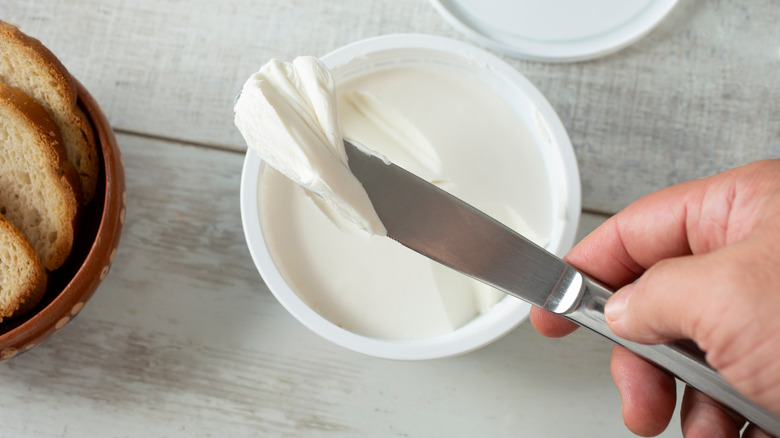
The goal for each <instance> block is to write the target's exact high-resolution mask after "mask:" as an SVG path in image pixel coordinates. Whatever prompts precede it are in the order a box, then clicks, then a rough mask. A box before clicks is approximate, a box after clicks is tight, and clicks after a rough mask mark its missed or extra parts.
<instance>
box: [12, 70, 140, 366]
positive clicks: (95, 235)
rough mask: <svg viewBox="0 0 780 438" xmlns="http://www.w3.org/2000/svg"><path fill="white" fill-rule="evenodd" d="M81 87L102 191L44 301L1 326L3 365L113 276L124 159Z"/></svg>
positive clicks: (99, 112) (87, 211) (60, 324)
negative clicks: (106, 278) (94, 139)
mask: <svg viewBox="0 0 780 438" xmlns="http://www.w3.org/2000/svg"><path fill="white" fill-rule="evenodd" d="M77 86H78V92H79V103H80V105H81V107H82V109H83V110H84V112H85V113H86V114H87V117H88V118H89V119H90V121H91V122H92V126H93V127H94V131H95V135H96V139H97V142H98V146H99V147H98V151H99V155H100V158H101V160H100V161H101V168H100V178H99V181H98V187H97V191H96V192H95V196H94V198H93V199H92V201H91V202H90V203H89V204H88V205H86V206H85V207H84V209H83V210H82V212H81V217H80V219H79V228H78V230H77V234H76V241H75V244H74V247H73V250H72V252H71V254H70V256H69V257H68V260H67V261H66V262H65V264H64V265H63V266H62V267H60V268H59V269H57V270H56V271H54V272H51V273H50V275H49V284H48V287H47V290H46V294H45V295H44V297H43V299H42V300H41V301H40V302H39V303H38V305H37V306H36V307H35V308H34V309H32V310H31V311H29V312H28V313H26V314H25V315H22V316H19V317H16V318H8V319H5V320H4V321H3V322H2V323H0V362H5V361H7V360H9V359H11V358H13V357H15V356H17V355H19V354H20V353H23V352H25V351H28V350H30V349H32V348H34V347H36V346H37V345H40V343H41V342H43V341H44V340H46V339H47V338H49V337H50V336H51V335H53V334H54V333H55V332H57V331H58V330H60V329H61V328H62V327H64V326H65V325H66V324H68V323H69V322H70V321H71V320H72V319H73V318H74V317H75V316H76V315H78V313H79V312H80V311H81V310H82V309H83V308H84V306H85V304H86V303H87V301H88V300H89V299H90V297H92V295H93V294H94V292H95V290H97V288H98V286H99V285H100V283H101V282H102V281H103V279H104V278H105V277H106V275H107V274H108V270H109V267H110V266H111V263H112V262H113V260H114V255H115V254H116V249H117V245H118V244H119V236H120V234H121V231H122V225H123V223H124V218H125V206H126V204H127V195H126V192H125V175H124V169H123V166H122V158H121V156H120V154H119V148H118V146H117V142H116V138H115V137H114V133H113V131H112V130H111V126H110V125H109V123H108V120H107V119H106V116H105V115H104V114H103V111H102V110H101V109H100V107H99V106H98V104H97V102H96V101H95V99H94V98H93V97H92V96H91V95H90V94H89V92H88V91H87V90H86V89H85V88H84V87H83V86H82V85H81V84H77Z"/></svg>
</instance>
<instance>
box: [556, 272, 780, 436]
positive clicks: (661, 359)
mask: <svg viewBox="0 0 780 438" xmlns="http://www.w3.org/2000/svg"><path fill="white" fill-rule="evenodd" d="M610 296H612V292H611V291H610V290H608V289H606V288H605V287H603V286H601V285H599V284H598V283H596V282H594V281H592V280H590V279H588V278H587V277H585V278H584V279H583V286H582V294H581V300H580V303H579V305H578V306H576V307H575V308H574V310H573V311H571V312H569V313H567V314H565V315H563V316H565V317H566V318H568V319H570V320H572V321H574V322H576V323H577V324H580V325H582V326H583V327H587V328H589V329H591V330H593V331H594V332H596V333H598V334H600V335H602V336H604V337H606V338H608V339H610V340H611V341H613V342H615V343H616V344H620V345H622V346H623V347H626V348H627V349H629V350H631V351H633V352H634V353H636V354H638V355H640V356H642V357H643V358H645V359H647V360H648V361H650V362H652V363H654V364H656V365H658V366H659V367H661V368H663V369H665V370H666V371H668V372H669V373H671V374H673V375H674V376H676V377H677V378H678V379H680V380H682V381H683V382H685V383H687V384H688V385H690V386H692V387H694V388H696V389H698V390H699V391H701V392H703V393H705V394H707V395H709V396H710V397H712V398H714V399H715V400H718V401H719V402H720V403H721V404H723V405H725V406H727V407H729V408H731V409H732V410H734V411H736V412H737V413H739V414H740V415H742V416H743V417H745V418H746V419H747V420H748V421H749V422H750V423H752V424H754V425H756V426H758V427H760V428H761V429H763V430H765V431H766V432H769V433H773V434H777V433H780V419H778V418H777V417H776V416H775V415H774V414H772V413H770V412H768V411H767V410H765V409H763V408H761V407H760V406H757V405H756V404H754V403H753V402H751V401H750V400H748V399H747V398H745V397H744V396H743V395H742V394H740V393H739V392H737V390H736V389H734V388H733V387H732V386H731V385H730V384H729V383H728V382H726V381H725V380H724V379H723V377H721V375H720V374H719V373H718V372H717V371H715V369H713V368H712V367H711V366H709V365H708V364H707V362H706V361H705V360H704V354H703V353H702V352H701V350H699V349H698V348H697V347H696V345H695V344H694V343H693V342H675V343H669V344H660V345H643V344H637V343H635V342H630V341H627V340H625V339H623V338H621V337H618V336H617V335H615V334H614V333H613V332H612V330H610V329H609V327H607V321H606V319H605V318H604V305H605V304H606V302H607V299H608V298H609V297H610Z"/></svg>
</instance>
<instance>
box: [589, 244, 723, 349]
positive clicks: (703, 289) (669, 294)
mask: <svg viewBox="0 0 780 438" xmlns="http://www.w3.org/2000/svg"><path fill="white" fill-rule="evenodd" d="M708 258H711V257H705V256H685V257H677V258H672V259H666V260H662V261H660V262H658V263H656V264H655V265H653V266H652V267H651V268H650V269H648V270H647V271H646V272H645V273H644V274H643V275H642V276H641V277H640V278H639V279H638V280H637V281H636V282H634V283H631V284H628V285H626V286H624V287H622V288H621V289H619V290H618V291H617V292H615V294H614V295H613V296H612V297H611V298H610V299H609V300H608V301H607V304H606V307H605V309H604V316H605V318H606V320H607V324H608V325H609V328H610V329H611V330H612V331H613V332H615V334H617V335H618V336H620V337H622V338H624V339H628V340H630V341H634V342H639V343H643V344H659V343H663V342H669V341H673V340H676V339H694V340H696V338H697V337H698V333H696V332H697V331H699V330H700V329H702V328H704V327H703V326H702V324H708V323H709V321H708V319H707V318H710V317H715V316H718V315H721V312H720V311H711V310H709V307H711V306H713V305H714V304H713V303H712V300H713V298H714V297H713V296H711V295H712V291H711V289H710V288H709V287H707V286H706V285H705V284H704V283H707V282H708V281H709V280H712V277H713V267H712V266H711V265H708V264H707V260H706V259H708Z"/></svg>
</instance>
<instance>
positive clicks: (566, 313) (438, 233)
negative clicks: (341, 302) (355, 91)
mask: <svg viewBox="0 0 780 438" xmlns="http://www.w3.org/2000/svg"><path fill="white" fill-rule="evenodd" d="M353 143H355V142H354V141H352V140H348V139H345V140H344V146H345V148H346V151H347V157H348V159H349V168H350V170H351V171H352V173H353V174H354V175H355V176H356V177H357V179H358V180H359V181H360V182H361V183H362V184H363V187H364V188H365V190H366V192H367V193H368V197H369V199H370V200H371V202H372V204H373V205H374V209H375V210H376V212H377V214H378V215H379V218H380V219H381V220H382V223H383V224H384V225H385V228H387V235H388V237H390V238H392V239H394V240H396V241H398V242H400V243H401V244H403V245H404V246H407V247H409V248H411V249H412V250H414V251H417V252H418V253H420V254H422V255H424V256H426V257H428V258H430V259H433V260H435V261H437V262H439V263H441V264H443V265H445V266H448V267H450V268H452V269H455V270H457V271H460V272H462V273H463V274H466V275H468V276H470V277H472V278H474V279H476V280H479V281H482V282H484V283H486V284H489V285H491V286H493V287H495V288H497V289H499V290H501V291H503V292H505V293H507V294H510V295H513V296H515V297H518V298H520V299H522V300H524V301H527V302H528V303H530V304H533V305H535V306H539V307H541V308H543V309H545V310H549V311H550V312H553V313H556V314H559V315H561V316H563V317H565V318H567V319H569V320H571V321H574V322H576V323H577V324H579V325H581V326H583V327H587V328H589V329H591V330H593V331H594V332H596V333H598V334H600V335H602V336H604V337H606V338H607V339H609V340H611V341H613V342H615V343H617V344H620V345H622V346H624V347H626V348H628V349H629V350H631V351H633V352H634V353H637V354H638V355H640V356H642V357H644V358H645V359H647V360H649V361H650V362H652V363H654V364H656V365H657V366H659V367H660V368H663V369H665V370H666V371H667V372H669V373H670V374H672V375H674V376H676V377H677V378H678V379H680V380H682V381H683V382H685V383H686V384H688V385H690V386H692V387H694V388H696V389H698V390H699V391H701V392H703V393H705V394H707V395H709V396H710V397H712V398H714V399H715V400H718V401H719V402H720V403H722V404H723V405H725V406H727V407H729V408H731V409H732V410H734V411H736V412H737V413H739V414H740V415H742V416H743V417H745V418H746V419H747V420H748V421H749V422H750V423H752V424H754V425H756V426H758V427H760V428H761V429H763V430H765V431H766V432H769V433H773V434H780V419H778V418H777V417H776V416H775V415H773V414H772V413H770V412H769V411H767V410H765V409H763V408H761V407H759V406H757V405H756V404H754V403H753V402H751V401H750V400H748V399H747V398H745V397H744V396H743V395H741V394H740V393H739V392H737V390H735V389H734V388H733V387H732V386H731V385H730V384H729V383H728V382H726V381H725V380H724V379H723V377H721V375H720V374H719V373H718V372H717V371H716V370H714V369H713V368H712V367H710V366H709V365H708V364H707V363H706V361H705V360H704V354H703V353H702V352H701V351H700V350H699V349H698V348H697V347H696V346H695V344H693V343H692V342H688V341H680V342H674V343H669V344H661V345H643V344H637V343H634V342H629V341H626V340H625V339H622V338H620V337H618V336H617V335H615V334H614V333H613V332H612V331H611V330H610V329H609V327H607V323H606V321H605V319H604V304H605V303H606V301H607V299H608V298H609V297H610V296H611V295H612V292H611V291H610V290H608V289H607V288H606V287H604V286H602V285H601V284H599V283H598V282H597V281H595V280H593V279H591V278H589V277H587V276H586V275H584V274H583V273H581V272H579V271H578V270H577V269H575V268H574V267H572V266H570V265H568V264H567V263H566V262H564V261H563V260H561V259H560V258H558V257H556V256H555V255H553V254H551V253H549V252H548V251H546V250H545V249H543V248H541V247H539V246H537V245H536V244H534V243H533V242H531V241H530V240H528V239H526V238H524V237H523V236H521V235H520V234H517V233H515V232H514V231H512V230H511V229H509V228H507V227H506V226H504V225H502V224H501V223H500V222H498V221H496V220H494V219H492V218H491V217H489V216H487V215H486V214H484V213H482V212H480V211H479V210H477V209H475V208H474V207H472V206H470V205H468V204H466V203H465V202H463V201H461V200H460V199H458V198H456V197H454V196H452V195H450V194H449V193H447V192H445V191H444V190H441V189H439V188H438V187H436V186H435V185H433V184H430V183H428V182H427V181H425V180H423V179H421V178H418V177H417V176H415V175H414V174H412V173H410V172H407V171H406V170H404V169H402V168H401V167H399V166H396V165H394V164H392V163H389V162H387V161H386V160H384V159H383V158H380V157H378V156H375V155H372V154H370V153H367V152H366V149H365V148H364V147H363V146H362V145H357V146H356V145H355V144H353Z"/></svg>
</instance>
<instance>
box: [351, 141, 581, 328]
mask: <svg viewBox="0 0 780 438" xmlns="http://www.w3.org/2000/svg"><path fill="white" fill-rule="evenodd" d="M344 143H345V145H346V150H347V156H348V158H349V166H350V169H351V170H352V173H353V174H354V175H355V176H356V177H357V179H358V180H360V182H361V183H362V184H363V187H364V188H365V189H366V192H367V193H368V196H369V198H370V199H371V202H372V203H373V204H374V209H375V210H376V212H377V214H378V215H379V217H380V219H381V220H382V223H384V225H385V228H387V235H388V236H389V237H390V238H392V239H395V240H397V241H398V242H400V243H401V244H403V245H405V246H407V247H409V248H411V249H413V250H415V251H417V252H419V253H421V254H423V255H425V256H426V257H429V258H432V259H434V260H436V261H438V262H440V263H442V264H444V265H446V266H449V267H451V268H453V269H456V270H458V271H460V272H462V273H464V274H466V275H468V276H471V277H474V278H476V279H478V280H480V281H483V282H485V283H488V284H490V285H492V286H494V287H496V288H497V289H500V290H503V291H505V292H508V293H510V294H513V295H518V296H520V297H521V298H522V299H524V300H526V301H528V302H530V303H531V304H533V305H536V306H539V307H542V308H544V309H547V310H549V311H551V312H556V313H564V312H566V311H567V310H570V309H571V307H572V306H573V305H574V304H575V301H576V299H577V297H578V296H579V293H580V289H581V280H580V274H579V273H578V272H577V271H576V270H574V269H573V268H572V267H570V266H569V265H567V264H566V263H564V262H563V261H562V260H560V259H559V258H557V257H555V256H554V255H552V254H550V253H549V252H547V251H546V250H544V249H543V248H540V247H538V246H537V245H535V244H534V243H533V242H531V241H530V240H528V239H526V238H524V237H523V236H521V235H519V234H517V233H515V232H514V231H512V230H511V229H509V228H507V227H506V226H504V225H503V224H501V223H500V222H498V221H496V220H494V219H492V218H490V217H489V216H487V215H486V214H484V213H482V212H481V211H479V210H477V209H475V208H473V207H471V206H470V205H468V204H466V203H464V202H463V201H461V200H460V199H458V198H456V197H454V196H452V195H450V194H449V193H447V192H445V191H444V190H441V189H439V188H438V187H436V186H435V185H433V184H430V183H428V182H426V181H424V180H422V179H420V178H418V177H417V176H415V175H414V174H412V173H409V172H407V171H406V170H404V169H403V168H401V167H399V166H396V165H394V164H392V163H390V164H387V163H386V162H385V161H384V160H382V159H381V158H379V157H376V156H374V155H369V154H366V153H363V152H362V151H361V150H360V148H359V147H355V146H354V145H352V144H351V143H350V142H349V141H348V140H347V141H345V142H344Z"/></svg>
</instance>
